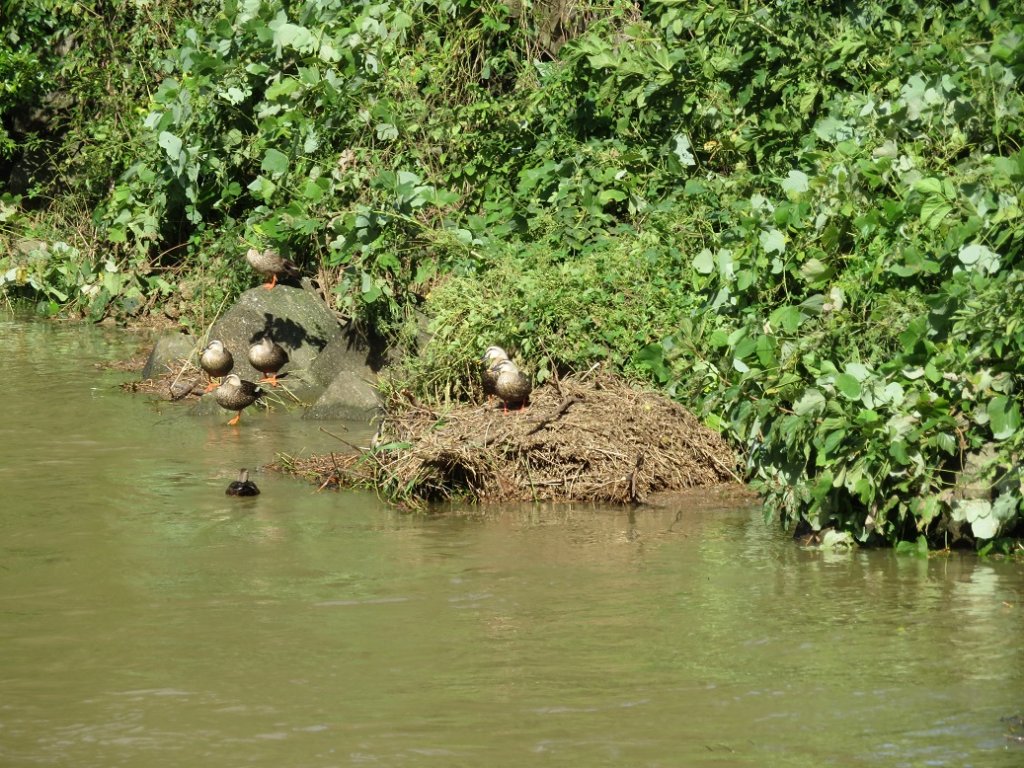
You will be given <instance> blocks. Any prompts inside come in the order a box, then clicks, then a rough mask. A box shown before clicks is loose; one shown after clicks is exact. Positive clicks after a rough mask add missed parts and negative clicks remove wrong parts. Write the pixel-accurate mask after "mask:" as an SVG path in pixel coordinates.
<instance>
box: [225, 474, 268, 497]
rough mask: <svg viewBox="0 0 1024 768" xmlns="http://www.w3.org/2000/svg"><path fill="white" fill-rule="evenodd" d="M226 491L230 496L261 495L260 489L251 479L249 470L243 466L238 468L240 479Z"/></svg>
mask: <svg viewBox="0 0 1024 768" xmlns="http://www.w3.org/2000/svg"><path fill="white" fill-rule="evenodd" d="M224 493H226V494H227V495H228V496H259V495H260V489H259V488H257V487H256V483H254V482H253V481H252V480H250V479H249V470H248V469H246V468H245V467H242V469H240V470H238V479H237V480H235V481H233V482H232V483H231V485H229V486H228V489H227V490H226V491H224Z"/></svg>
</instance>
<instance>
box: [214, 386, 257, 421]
mask: <svg viewBox="0 0 1024 768" xmlns="http://www.w3.org/2000/svg"><path fill="white" fill-rule="evenodd" d="M213 396H214V398H215V399H216V400H217V405H219V406H220V407H221V408H227V409H228V410H229V411H238V413H237V414H235V418H233V419H232V420H231V421H229V422H228V426H234V425H235V424H237V423H238V421H239V419H241V418H242V411H243V410H245V409H246V408H248V407H249V406H250V405H252V404H253V403H255V402H256V401H257V400H259V399H260V398H261V397H262V396H263V390H262V389H261V388H260V387H258V386H257V385H255V384H253V383H252V382H251V381H246V380H245V379H242V378H239V376H238V374H237V373H229V374H228V375H227V376H225V377H224V380H223V381H222V382H221V383H220V386H219V387H217V388H216V389H215V390H213Z"/></svg>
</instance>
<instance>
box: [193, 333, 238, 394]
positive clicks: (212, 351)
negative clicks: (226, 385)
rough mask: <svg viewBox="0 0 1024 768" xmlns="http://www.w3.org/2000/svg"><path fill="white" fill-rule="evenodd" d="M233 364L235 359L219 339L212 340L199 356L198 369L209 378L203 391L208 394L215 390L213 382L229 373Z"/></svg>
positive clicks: (215, 384)
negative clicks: (204, 372)
mask: <svg viewBox="0 0 1024 768" xmlns="http://www.w3.org/2000/svg"><path fill="white" fill-rule="evenodd" d="M234 364H235V359H234V358H233V357H232V356H231V353H230V352H229V351H228V349H227V347H225V346H224V343H223V342H222V341H220V339H214V340H213V341H211V342H210V343H209V344H207V345H206V349H204V350H203V351H202V353H201V354H200V355H199V367H200V368H202V369H203V370H204V371H206V373H207V375H209V377H210V383H209V384H208V385H207V386H206V390H205V391H206V392H209V391H211V390H212V389H214V388H216V386H217V384H218V382H215V381H213V380H214V379H219V378H221V377H222V376H227V375H228V374H229V373H231V368H232V367H233V366H234Z"/></svg>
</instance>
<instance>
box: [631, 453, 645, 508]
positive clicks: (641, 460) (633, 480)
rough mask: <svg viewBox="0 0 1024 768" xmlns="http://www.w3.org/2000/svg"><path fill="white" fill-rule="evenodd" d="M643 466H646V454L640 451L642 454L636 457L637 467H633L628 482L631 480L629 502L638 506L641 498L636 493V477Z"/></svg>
mask: <svg viewBox="0 0 1024 768" xmlns="http://www.w3.org/2000/svg"><path fill="white" fill-rule="evenodd" d="M643 466H644V452H643V451H640V453H638V454H637V455H636V466H634V467H633V471H632V472H630V473H629V476H628V480H629V500H630V501H631V502H633V503H634V504H636V503H638V502H639V501H640V498H639V496H637V493H636V476H637V473H639V472H640V470H641V468H642V467H643Z"/></svg>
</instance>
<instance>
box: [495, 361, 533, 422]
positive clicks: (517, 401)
mask: <svg viewBox="0 0 1024 768" xmlns="http://www.w3.org/2000/svg"><path fill="white" fill-rule="evenodd" d="M491 371H492V372H494V373H495V374H496V377H497V378H496V379H495V382H494V394H496V395H497V396H498V397H499V398H500V399H501V400H502V402H503V403H504V404H505V410H506V411H508V408H509V406H510V405H511V406H513V407H515V406H518V407H519V408H520V409H522V408H525V407H526V406H527V404H528V403H529V400H530V393H531V392H532V391H533V385H532V384H531V383H530V379H529V378H528V377H527V376H526V374H524V373H523V372H522V371H520V370H519V368H518V366H516V364H515V363H513V362H512V361H511V360H502V361H500V362H499V363H498V364H497V365H495V366H494V367H493V368H491Z"/></svg>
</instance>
